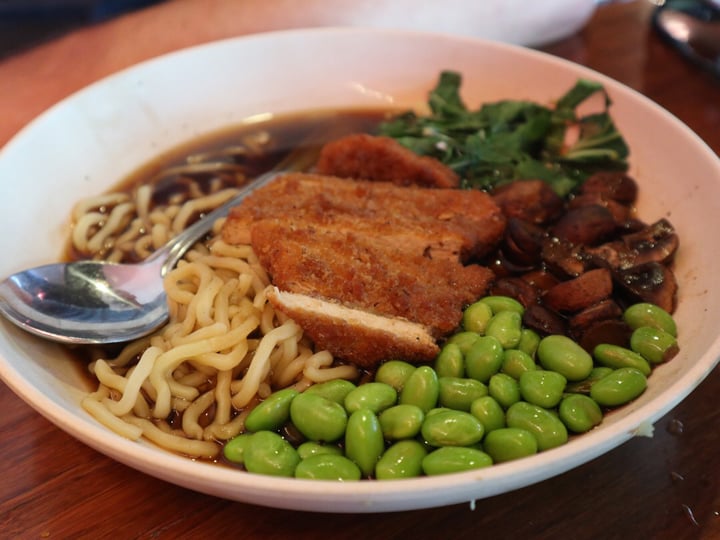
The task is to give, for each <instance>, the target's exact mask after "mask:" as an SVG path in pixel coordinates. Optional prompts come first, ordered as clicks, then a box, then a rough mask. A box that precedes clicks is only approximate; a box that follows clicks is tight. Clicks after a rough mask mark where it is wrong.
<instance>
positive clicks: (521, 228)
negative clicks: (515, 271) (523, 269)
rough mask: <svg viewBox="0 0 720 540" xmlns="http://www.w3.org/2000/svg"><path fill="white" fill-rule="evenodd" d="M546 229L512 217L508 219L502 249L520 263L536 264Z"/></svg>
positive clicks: (506, 254)
mask: <svg viewBox="0 0 720 540" xmlns="http://www.w3.org/2000/svg"><path fill="white" fill-rule="evenodd" d="M546 236H547V233H546V232H545V229H543V228H542V227H539V226H538V225H535V224H534V223H530V222H528V221H524V220H522V219H518V218H516V217H511V218H509V219H508V220H507V225H506V226H505V234H504V236H503V245H502V250H503V253H504V254H505V256H506V257H507V258H508V259H510V260H512V261H514V262H516V263H518V264H532V265H534V264H536V263H537V262H538V261H539V260H540V253H541V251H542V243H543V239H544V238H545V237H546Z"/></svg>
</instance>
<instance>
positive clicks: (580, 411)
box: [558, 394, 603, 433]
mask: <svg viewBox="0 0 720 540" xmlns="http://www.w3.org/2000/svg"><path fill="white" fill-rule="evenodd" d="M558 415H559V416H560V420H562V423H563V424H565V426H566V427H567V428H568V429H569V430H570V431H574V432H575V433H585V432H586V431H590V430H591V429H592V428H594V427H595V426H597V425H598V424H599V423H600V422H602V419H603V414H602V410H600V406H599V405H598V404H597V403H596V402H595V400H593V399H592V398H591V397H589V396H586V395H584V394H571V395H568V396H566V397H564V398H563V400H562V401H561V402H560V405H559V406H558Z"/></svg>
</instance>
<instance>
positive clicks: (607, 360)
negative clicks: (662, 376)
mask: <svg viewBox="0 0 720 540" xmlns="http://www.w3.org/2000/svg"><path fill="white" fill-rule="evenodd" d="M593 356H594V357H595V360H597V362H598V363H599V364H602V365H603V366H607V367H609V368H613V369H617V368H621V367H632V368H635V369H637V370H638V371H640V372H642V374H643V375H645V376H647V375H650V372H651V371H652V369H651V368H650V364H648V361H647V360H645V358H643V357H642V356H641V355H639V354H638V353H636V352H634V351H631V350H630V349H626V348H625V347H620V346H619V345H611V344H609V343H602V344H600V345H597V346H596V347H595V348H594V349H593Z"/></svg>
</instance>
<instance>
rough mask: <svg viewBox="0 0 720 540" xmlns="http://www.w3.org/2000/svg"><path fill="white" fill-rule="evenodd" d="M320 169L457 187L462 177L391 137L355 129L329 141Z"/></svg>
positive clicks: (357, 176)
mask: <svg viewBox="0 0 720 540" xmlns="http://www.w3.org/2000/svg"><path fill="white" fill-rule="evenodd" d="M315 168H316V169H317V172H318V173H320V174H326V175H331V176H341V177H343V178H355V179H365V180H379V181H383V182H392V183H394V184H398V185H401V186H423V187H436V188H456V187H458V186H459V185H460V177H459V176H458V175H457V174H456V173H455V171H453V170H452V169H451V168H449V167H447V166H446V165H444V164H442V163H441V162H440V161H438V160H436V159H433V158H429V157H425V156H420V155H418V154H416V153H415V152H413V151H412V150H409V149H408V148H405V147H404V146H403V145H401V144H400V143H399V142H397V141H396V140H395V139H392V138H390V137H383V136H375V135H369V134H367V133H356V134H352V135H347V136H345V137H341V138H339V139H336V140H334V141H331V142H329V143H327V144H326V145H325V146H323V148H322V149H321V151H320V156H319V157H318V161H317V164H316V166H315Z"/></svg>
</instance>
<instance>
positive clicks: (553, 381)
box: [519, 369, 567, 409]
mask: <svg viewBox="0 0 720 540" xmlns="http://www.w3.org/2000/svg"><path fill="white" fill-rule="evenodd" d="M566 384H567V379H566V378H565V377H563V376H562V375H560V373H557V372H555V371H546V370H543V369H538V370H534V371H526V372H525V373H523V374H522V375H521V376H520V381H519V385H520V395H521V396H522V398H523V399H524V400H525V401H527V402H528V403H532V404H533V405H538V406H539V407H544V408H545V409H551V408H552V407H555V406H556V405H557V404H558V403H560V400H561V399H562V396H563V392H564V391H565V385H566Z"/></svg>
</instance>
